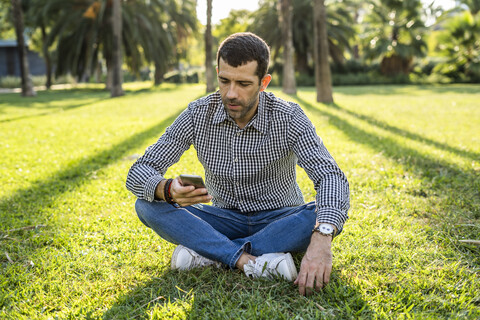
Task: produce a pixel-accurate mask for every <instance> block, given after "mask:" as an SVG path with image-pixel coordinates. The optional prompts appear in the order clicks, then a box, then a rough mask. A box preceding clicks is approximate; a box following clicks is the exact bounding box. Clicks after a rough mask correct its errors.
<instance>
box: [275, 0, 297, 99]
mask: <svg viewBox="0 0 480 320" xmlns="http://www.w3.org/2000/svg"><path fill="white" fill-rule="evenodd" d="M278 5H279V6H280V8H279V9H280V10H279V12H280V14H279V20H280V21H279V24H280V28H281V30H282V35H283V38H282V42H283V76H282V91H283V92H285V93H287V94H296V93H297V85H296V83H295V68H294V66H293V36H292V19H293V8H292V1H291V0H280V1H279V2H278Z"/></svg>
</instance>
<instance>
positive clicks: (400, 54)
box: [365, 0, 427, 75]
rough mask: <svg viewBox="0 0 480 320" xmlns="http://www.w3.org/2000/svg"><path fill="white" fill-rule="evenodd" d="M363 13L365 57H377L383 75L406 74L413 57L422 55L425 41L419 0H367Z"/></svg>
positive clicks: (425, 46)
mask: <svg viewBox="0 0 480 320" xmlns="http://www.w3.org/2000/svg"><path fill="white" fill-rule="evenodd" d="M371 8H372V10H371V12H370V14H369V15H367V17H366V23H367V26H368V27H367V29H366V30H365V35H366V37H365V40H366V41H368V45H366V46H365V51H366V57H367V58H368V59H371V60H373V59H380V60H381V64H380V67H381V72H382V73H383V74H385V75H397V74H401V73H403V74H408V73H409V72H410V69H411V66H412V62H413V58H415V57H423V56H424V55H425V53H426V50H427V44H426V42H425V41H424V40H423V33H424V31H425V26H424V23H423V22H422V20H421V18H422V3H421V1H420V0H386V1H380V0H371Z"/></svg>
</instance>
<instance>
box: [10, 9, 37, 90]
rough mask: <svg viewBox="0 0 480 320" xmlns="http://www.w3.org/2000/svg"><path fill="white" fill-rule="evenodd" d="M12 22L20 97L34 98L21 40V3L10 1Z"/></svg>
mask: <svg viewBox="0 0 480 320" xmlns="http://www.w3.org/2000/svg"><path fill="white" fill-rule="evenodd" d="M12 11H13V21H14V24H15V33H16V35H17V44H18V57H19V60H20V75H21V78H22V96H24V97H34V96H36V95H37V93H36V92H35V89H33V83H32V80H31V79H30V70H29V67H28V57H27V47H26V46H25V40H24V39H23V29H24V27H23V26H24V24H23V12H22V1H21V0H12Z"/></svg>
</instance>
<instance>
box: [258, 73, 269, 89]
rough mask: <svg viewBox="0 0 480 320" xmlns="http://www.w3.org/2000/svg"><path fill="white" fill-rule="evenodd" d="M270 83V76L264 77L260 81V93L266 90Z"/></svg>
mask: <svg viewBox="0 0 480 320" xmlns="http://www.w3.org/2000/svg"><path fill="white" fill-rule="evenodd" d="M270 81H272V76H271V75H270V74H267V75H265V76H264V77H263V78H262V80H261V81H260V91H264V90H265V89H267V87H268V84H269V83H270Z"/></svg>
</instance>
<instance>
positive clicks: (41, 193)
mask: <svg viewBox="0 0 480 320" xmlns="http://www.w3.org/2000/svg"><path fill="white" fill-rule="evenodd" d="M181 111H182V110H180V111H179V112H177V113H176V114H173V115H171V116H170V117H168V118H166V119H164V120H162V121H161V122H159V123H158V124H156V125H154V126H152V127H150V128H148V129H146V130H144V131H142V132H140V133H137V134H135V135H133V136H131V137H129V138H127V139H125V140H124V141H122V142H120V143H118V144H116V145H114V146H112V147H111V148H109V149H106V150H104V151H101V152H99V153H97V154H95V155H93V156H90V157H89V158H85V159H81V160H78V161H76V162H73V163H71V164H70V165H69V166H68V167H67V168H65V169H63V170H61V171H59V172H57V173H56V174H54V175H52V176H51V177H50V178H48V179H45V180H43V181H38V182H36V184H35V185H33V186H32V187H30V188H27V189H23V190H19V191H17V192H16V193H15V194H14V195H13V196H11V197H9V198H6V199H3V200H2V201H1V202H0V221H1V225H2V227H1V229H5V230H6V229H8V228H9V225H11V224H12V222H17V223H18V222H19V221H20V220H21V219H22V218H23V219H28V220H29V219H30V218H31V215H38V214H39V213H40V212H41V211H42V209H43V208H48V207H50V206H52V205H53V203H54V201H55V199H56V197H58V196H59V195H61V194H63V193H64V192H68V191H71V190H72V189H75V188H78V187H79V186H80V185H82V184H83V183H85V182H87V181H88V180H89V177H90V176H89V174H90V173H92V172H94V171H96V170H99V169H101V168H102V167H105V166H107V165H109V164H110V163H113V162H115V161H117V160H120V159H122V158H123V157H125V156H127V155H128V152H129V150H131V149H134V148H136V147H138V146H139V145H141V144H143V143H144V142H145V141H146V140H147V139H150V138H152V137H158V136H159V134H160V133H161V132H162V131H163V130H165V128H166V127H167V126H168V125H170V123H171V122H172V121H173V120H174V119H175V118H176V117H177V116H178V115H179V114H180V112H181Z"/></svg>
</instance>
